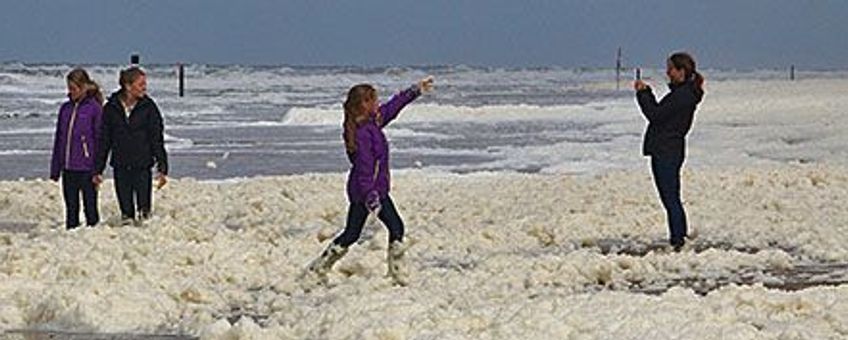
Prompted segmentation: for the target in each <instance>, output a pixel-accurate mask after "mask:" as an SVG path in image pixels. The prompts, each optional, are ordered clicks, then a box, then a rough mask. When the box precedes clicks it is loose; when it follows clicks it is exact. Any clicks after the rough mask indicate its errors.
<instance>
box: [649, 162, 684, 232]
mask: <svg viewBox="0 0 848 340" xmlns="http://www.w3.org/2000/svg"><path fill="white" fill-rule="evenodd" d="M682 165H683V160H682V159H680V158H678V157H657V156H653V157H651V170H652V172H653V174H654V184H656V186H657V192H658V193H659V196H660V201H661V202H662V204H663V206H664V207H665V211H666V215H667V218H668V228H669V234H670V241H671V244H672V245H674V246H682V245H683V243H684V237H685V236H686V232H687V230H686V229H687V227H686V211H685V210H684V209H683V203H682V202H681V201H680V167H681V166H682Z"/></svg>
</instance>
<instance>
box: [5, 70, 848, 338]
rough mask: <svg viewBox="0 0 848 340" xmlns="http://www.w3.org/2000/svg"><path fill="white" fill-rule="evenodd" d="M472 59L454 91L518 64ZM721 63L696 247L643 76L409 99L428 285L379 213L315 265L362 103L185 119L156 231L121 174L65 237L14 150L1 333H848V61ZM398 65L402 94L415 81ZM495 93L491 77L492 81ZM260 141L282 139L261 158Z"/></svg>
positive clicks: (692, 210)
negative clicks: (750, 66)
mask: <svg viewBox="0 0 848 340" xmlns="http://www.w3.org/2000/svg"><path fill="white" fill-rule="evenodd" d="M416 72H417V71H416ZM451 72H455V73H450V74H449V75H448V79H451V78H450V76H451V75H452V76H454V77H455V80H457V82H456V83H451V82H450V81H447V82H445V83H446V86H445V87H447V88H448V89H450V88H451V86H459V85H457V84H458V83H459V81H458V80H462V79H465V80H467V81H471V80H473V79H479V80H478V81H479V83H477V84H478V85H479V84H480V83H483V80H485V79H489V78H488V77H492V78H495V79H496V78H497V77H496V76H495V74H494V73H497V70H487V71H481V70H471V71H467V70H460V71H456V70H453V71H451ZM464 72H471V73H474V75H473V76H471V75H467V74H465V73H464ZM475 72H476V73H475ZM522 72H523V71H522ZM545 72H549V73H550V72H553V73H556V72H560V71H545ZM545 72H542V73H545ZM660 72H661V71H655V72H654V73H653V75H654V76H655V78H654V79H655V80H654V81H653V84H654V86H655V87H656V88H657V92H658V93H659V94H662V93H665V91H667V90H666V89H663V88H662V85H660V84H659V81H658V80H656V79H660V74H661V73H660ZM412 73H415V72H412ZM717 73H718V74H719V75H721V76H718V77H716V78H717V79H715V80H712V79H711V78H710V75H709V74H707V77H708V80H707V81H708V83H707V87H706V91H707V94H706V96H705V98H704V102H703V104H702V105H701V107H700V109H699V111H698V113H696V121H695V125H694V128H693V130H692V133H691V134H690V136H689V138H688V141H687V142H688V148H687V150H688V156H687V160H686V163H685V165H684V169H683V172H682V182H683V185H682V197H683V200H684V206H685V207H686V210H687V214H688V218H689V224H690V236H691V239H690V241H689V243H688V244H687V246H686V247H685V248H684V249H683V250H682V251H681V252H679V253H675V252H673V251H671V250H670V249H669V248H668V247H666V246H665V243H666V241H667V240H666V238H667V233H668V231H667V226H666V222H665V213H664V211H663V209H662V207H661V205H660V202H659V199H658V198H657V194H656V189H655V188H654V186H653V181H652V179H651V176H650V171H649V166H648V159H647V158H644V157H643V156H642V155H641V154H640V150H641V136H642V133H643V131H644V126H645V122H644V119H643V118H642V117H641V116H640V114H639V112H638V110H637V108H636V104H635V101H634V100H633V98H632V96H631V95H632V94H631V93H630V92H625V91H622V92H614V93H613V94H612V95H611V96H607V94H608V92H607V91H608V90H606V89H608V88H610V86H614V83H610V82H609V81H608V80H603V79H602V77H601V76H596V78H597V79H595V78H592V79H591V80H585V81H582V82H581V81H579V80H582V78H580V77H577V78H574V77H573V78H569V79H572V80H573V81H574V82H575V83H576V84H581V85H575V86H578V88H579V91H578V90H574V91H578V92H579V93H583V94H584V95H583V96H582V97H580V98H583V99H581V100H575V101H573V102H555V101H554V100H553V99H551V98H552V97H555V96H556V95H557V93H558V92H556V91H554V90H551V91H550V93H548V94H547V95H546V97H545V98H543V99H539V98H535V97H534V98H535V99H533V98H530V99H521V98H522V97H521V96H519V95H516V97H515V99H514V100H510V101H508V102H506V103H500V102H488V101H487V100H480V99H477V101H474V102H473V104H474V105H463V104H462V100H461V98H452V99H446V100H445V101H444V102H440V101H439V98H440V97H438V95H435V96H436V97H434V98H430V99H427V100H424V101H422V102H416V103H413V104H412V105H410V106H409V107H408V108H407V109H405V110H404V112H403V113H402V114H401V116H400V117H399V118H398V121H397V122H395V123H393V125H390V127H389V128H388V129H387V131H386V132H387V135H388V136H389V138H390V139H391V143H392V147H393V152H394V153H393V159H392V162H393V163H392V164H393V167H392V168H393V173H392V197H393V199H394V201H395V204H396V205H397V207H398V210H399V212H400V214H401V216H402V217H403V219H404V222H405V225H406V230H407V234H406V237H407V239H408V240H407V242H408V243H411V244H412V245H411V248H410V249H409V251H408V253H407V256H406V258H407V260H408V262H409V267H410V269H411V274H412V275H411V280H410V284H409V285H408V286H407V287H398V286H393V285H392V284H391V281H390V280H389V279H388V278H386V277H385V273H386V263H385V256H386V239H387V233H386V231H385V229H384V228H383V226H382V225H381V224H380V223H379V222H376V221H375V220H374V219H373V217H372V218H369V221H368V222H367V223H366V227H365V230H364V232H363V237H362V239H361V240H360V241H359V242H358V243H357V244H355V245H354V246H353V247H352V249H351V251H350V253H349V254H348V255H347V256H346V257H345V258H344V259H342V260H341V261H340V262H339V263H338V265H337V266H336V267H335V268H334V270H333V272H332V273H331V274H330V276H329V278H330V286H329V287H327V288H320V289H313V290H309V291H305V290H304V289H303V287H302V280H300V279H299V276H300V274H301V273H302V271H303V270H304V268H305V266H306V264H307V263H308V262H309V261H310V260H311V259H312V258H313V257H314V256H316V255H317V254H318V253H319V252H320V251H321V250H322V249H323V247H324V246H325V245H326V243H327V242H329V240H330V239H331V238H332V237H333V236H334V235H335V234H336V233H337V232H339V231H341V229H342V227H343V225H344V221H345V218H346V216H345V214H346V211H347V207H348V203H347V199H346V196H345V191H344V183H345V178H346V172H345V171H346V170H347V164H346V160H345V158H344V154H343V151H342V149H341V142H340V138H339V133H340V128H339V123H340V113H339V108H338V107H336V106H334V105H338V103H337V102H333V101H331V100H329V99H327V100H326V102H324V100H323V99H322V100H321V103H317V102H316V103H311V104H309V105H305V106H294V107H288V106H281V107H279V108H278V109H279V113H280V114H279V115H278V116H277V117H278V118H277V120H275V121H274V123H273V124H270V123H263V124H264V125H263V126H262V127H256V126H253V125H256V124H257V123H256V122H257V121H260V120H261V118H256V119H254V120H253V121H252V122H242V123H241V124H242V125H251V124H253V125H251V126H253V127H252V128H251V127H247V128H246V129H247V130H244V131H241V132H235V130H237V128H234V127H232V126H227V125H223V126H220V127H217V129H220V131H229V133H232V134H235V135H237V136H243V137H244V138H241V139H245V140H247V139H248V138H247V137H250V138H249V142H250V143H247V144H246V145H241V146H240V145H229V146H227V147H223V146H222V144H221V143H211V144H215V146H214V147H212V146H209V144H208V143H207V144H204V143H203V142H202V141H204V140H206V141H208V140H213V139H214V138H213V137H212V136H215V132H214V131H215V130H214V129H212V130H208V129H211V128H208V127H199V126H196V125H192V124H190V122H192V121H193V120H191V119H187V118H179V117H173V118H171V122H172V123H173V125H172V128H171V129H170V130H167V129H166V132H167V133H168V134H169V135H171V137H172V139H171V142H170V144H169V151H171V152H172V153H173V155H174V159H175V161H174V162H173V163H172V164H174V166H175V168H177V169H179V166H180V165H182V166H183V167H182V169H181V170H175V172H176V173H178V174H179V175H176V176H174V177H175V178H174V179H173V180H172V182H171V183H169V185H168V186H167V187H165V188H163V189H162V190H159V191H156V192H154V215H153V218H152V219H151V220H149V221H147V222H146V223H144V224H143V225H139V226H125V227H121V226H118V223H117V219H118V210H117V206H116V200H115V196H114V188H113V183H112V181H111V179H110V180H107V182H106V183H105V184H104V186H103V187H102V188H101V190H100V210H101V216H102V217H103V218H104V222H103V223H101V224H100V225H98V226H97V227H96V228H81V229H77V230H74V231H66V230H64V225H63V221H64V207H63V204H62V197H61V190H60V186H59V185H58V184H57V183H53V182H49V181H47V180H45V179H43V177H42V178H41V179H39V178H38V176H37V175H35V173H36V171H37V167H38V166H39V165H38V164H42V165H40V166H45V167H46V163H38V162H39V161H38V159H39V158H38V157H43V156H36V157H33V155H32V154H29V156H27V155H28V154H26V153H23V154H22V153H17V154H14V155H13V153H12V152H11V151H7V153H8V155H3V157H6V158H3V159H4V169H6V165H5V164H11V163H7V162H6V161H7V160H10V159H18V158H14V157H20V158H21V159H26V160H27V161H23V160H19V162H17V163H16V164H26V162H31V163H32V164H35V165H33V166H32V167H24V166H21V168H22V169H23V170H20V173H19V174H16V175H14V176H6V177H5V178H6V180H5V181H2V182H0V257H1V258H2V259H3V260H2V261H0V329H3V330H6V331H10V330H27V329H35V330H56V331H72V332H91V333H122V334H179V335H184V336H190V337H200V338H202V339H281V338H292V339H299V338H332V339H360V338H362V339H433V338H438V339H460V338H494V339H511V338H568V339H596V338H615V339H644V338H663V339H668V338H680V339H714V338H721V339H812V338H816V339H827V338H842V337H846V336H848V327H846V326H845V325H848V317H847V316H848V302H845V301H848V299H846V297H848V286H846V282H848V246H846V245H848V229H846V228H848V223H846V222H848V213H847V212H846V210H845V209H844V202H845V201H846V199H848V175H846V173H848V172H846V170H848V169H846V168H848V154H846V153H848V151H846V150H848V149H845V147H844V146H845V145H846V142H848V140H846V137H845V135H846V134H845V132H846V131H848V126H846V124H848V123H846V122H845V119H844V115H845V111H846V108H848V97H846V96H844V93H843V92H844V89H845V88H848V78H846V77H840V76H835V77H834V76H829V75H827V74H820V75H818V76H816V75H808V77H807V78H806V79H804V78H802V79H801V80H798V81H794V82H790V81H786V80H784V79H780V78H778V77H777V76H774V75H772V74H771V73H768V72H761V73H755V75H757V76H749V74H747V73H736V72H725V73H721V72H717ZM380 74H384V73H380ZM385 74H388V75H381V76H379V77H377V78H378V79H386V80H385V84H388V85H386V86H385V87H388V88H392V86H394V87H400V84H401V82H400V81H399V80H395V79H397V78H399V77H397V76H396V75H395V73H385ZM519 74H522V73H520V72H519ZM407 75H408V73H407ZM461 75H462V76H461ZM647 75H648V76H651V75H652V73H650V72H648V73H647ZM314 77H315V76H314V75H309V76H308V77H307V78H309V79H314ZM382 77H385V78H382ZM463 77H465V78H463ZM475 77H476V78H475ZM593 77H595V76H593ZM532 78H533V77H528V79H532ZM237 79H243V77H242V76H239V78H237ZM357 79H358V78H357ZM510 79H511V78H510ZM519 79H520V77H519ZM527 82H528V83H529V82H531V81H530V80H527ZM222 83H224V84H229V83H228V82H225V81H222ZM213 84H218V83H213ZM438 84H439V83H438V78H437V86H438ZM451 84H453V85H451ZM516 84H523V83H522V82H521V80H518V81H516V82H515V83H514V84H512V85H516ZM395 85H396V86H395ZM475 86H476V87H473V89H471V90H468V91H470V93H476V94H480V93H483V92H484V91H488V90H486V89H485V88H483V87H482V86H477V85H475ZM162 87H164V86H162ZM563 88H564V87H563V85H562V84H556V85H551V87H550V88H549V89H563ZM466 89H468V88H466ZM597 89H604V90H597ZM438 91H445V92H448V93H449V91H446V90H444V89H440V88H438V87H437V93H438ZM0 92H2V91H0ZM530 92H532V91H529V92H527V93H530ZM575 93H577V92H575ZM525 94H526V93H525ZM210 96H212V95H211V94H210ZM269 96H270V98H276V97H273V96H271V95H270V94H269ZM446 96H449V95H447V94H446ZM493 96H496V95H493ZM160 97H161V98H163V100H162V101H163V102H164V103H168V102H169V101H171V102H176V99H174V98H172V97H169V95H168V94H166V93H160ZM478 97H479V96H478ZM222 101H223V100H222ZM195 104H196V105H200V104H198V103H195ZM287 105H288V104H287ZM162 106H163V107H167V106H166V105H164V104H163V105H162ZM163 111H165V110H163ZM200 111H202V110H199V111H197V112H195V113H196V114H197V115H202V112H200ZM224 111H226V110H224ZM165 112H166V122H167V111H165ZM9 119H12V118H9ZM180 119H183V120H182V122H183V123H179V122H181V120H180ZM47 120H48V119H47V118H45V121H47ZM213 120H214V119H213ZM248 123H249V124H248ZM16 124H21V125H23V124H24V123H20V122H18V123H16ZM233 124H235V123H233ZM236 125H237V124H236ZM260 125H261V124H260ZM47 127H49V125H47ZM37 128H40V129H46V128H45V127H44V126H41V127H38V126H37ZM203 129H207V130H204V131H205V132H199V131H200V130H203ZM47 130H48V132H43V131H42V132H33V133H32V134H27V133H29V132H20V131H18V132H8V131H7V132H0V133H5V135H4V136H6V137H8V138H7V139H4V141H6V142H7V144H5V145H11V143H12V142H9V140H11V139H13V138H12V137H9V136H17V137H15V138H34V139H36V140H50V138H49V137H50V136H49V129H47ZM189 131H194V134H192V132H189ZM295 131H297V132H295ZM284 132H285V133H284ZM45 133H46V134H47V135H46V136H45ZM23 135H26V136H29V137H22V136H23ZM228 136H231V137H227V138H222V139H227V140H233V139H239V138H235V137H232V135H228ZM266 137H267V138H268V140H265V141H264V142H262V141H263V139H262V138H266ZM287 138H288V139H287ZM188 140H190V141H191V143H190V144H189V143H188V142H187V141H188ZM257 140H259V141H260V142H258V143H257V142H256V141H257ZM180 141H184V143H182V144H180ZM292 145H294V146H292ZM171 148H172V149H171ZM7 149H8V150H12V149H13V147H11V146H9V147H8V148H7ZM255 149H258V150H266V151H267V153H264V154H262V153H260V155H258V156H254V158H250V157H248V156H244V155H246V154H249V153H250V150H255ZM180 150H182V151H180ZM279 150H283V151H282V152H278V151H279ZM227 152H229V153H227ZM298 152H300V153H298ZM304 154H305V156H303V157H300V156H298V155H304ZM225 155H226V157H225ZM33 159H35V160H33ZM256 159H264V160H266V162H267V163H257V161H256ZM298 160H301V161H302V163H298ZM304 160H306V161H304ZM257 164H260V165H257ZM298 164H303V165H298ZM298 166H301V167H302V168H298ZM12 167H13V166H11V165H9V168H12ZM24 168H25V169H24ZM30 168H32V169H30ZM28 169H29V170H28ZM219 169H220V170H219ZM245 169H252V170H250V171H246V170H245ZM45 171H46V170H45ZM219 171H221V172H223V173H218V172H219ZM19 177H22V178H23V179H21V180H17V178H19Z"/></svg>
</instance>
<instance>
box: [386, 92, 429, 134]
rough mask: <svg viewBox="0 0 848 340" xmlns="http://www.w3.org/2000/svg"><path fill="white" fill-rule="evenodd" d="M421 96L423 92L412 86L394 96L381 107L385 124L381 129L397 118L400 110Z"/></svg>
mask: <svg viewBox="0 0 848 340" xmlns="http://www.w3.org/2000/svg"><path fill="white" fill-rule="evenodd" d="M420 95H421V91H419V90H418V89H417V88H416V86H410V87H409V88H407V89H405V90H403V91H400V92H398V93H397V94H395V95H394V96H392V98H391V99H389V101H388V102H386V103H384V104H383V105H380V114H381V115H382V117H383V124H382V125H381V126H380V127H384V126H386V125H388V124H389V122H391V121H393V120H394V119H395V118H397V116H398V113H400V110H402V109H403V108H404V107H405V106H406V105H407V104H409V103H411V102H412V101H413V100H415V98H418V96H420Z"/></svg>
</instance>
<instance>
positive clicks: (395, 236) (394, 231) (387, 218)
mask: <svg viewBox="0 0 848 340" xmlns="http://www.w3.org/2000/svg"><path fill="white" fill-rule="evenodd" d="M380 205H381V206H382V207H383V208H382V209H381V210H380V214H379V215H378V216H377V217H379V218H380V221H383V224H385V225H386V228H387V229H389V246H388V249H387V250H386V264H387V266H388V272H387V274H388V276H389V277H391V278H392V280H393V281H394V283H395V284H398V285H401V286H406V285H407V283H408V282H409V278H408V277H409V275H408V273H407V270H406V263H405V261H404V255H405V253H406V245H404V243H403V232H404V227H403V220H401V218H400V216H399V215H398V213H397V209H396V208H395V204H394V202H392V198H391V197H389V196H386V198H385V199H383V201H382V202H380Z"/></svg>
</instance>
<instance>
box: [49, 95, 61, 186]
mask: <svg viewBox="0 0 848 340" xmlns="http://www.w3.org/2000/svg"><path fill="white" fill-rule="evenodd" d="M61 124H62V109H59V117H58V118H56V135H55V136H54V137H53V156H52V157H51V160H50V178H51V179H53V178H59V173H60V172H61V171H62V151H61V150H59V148H60V147H61V145H62V141H61V140H60V139H61V138H62V133H61V131H62V127H61V126H60V125H61Z"/></svg>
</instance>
